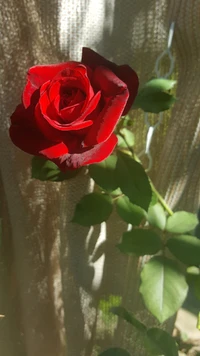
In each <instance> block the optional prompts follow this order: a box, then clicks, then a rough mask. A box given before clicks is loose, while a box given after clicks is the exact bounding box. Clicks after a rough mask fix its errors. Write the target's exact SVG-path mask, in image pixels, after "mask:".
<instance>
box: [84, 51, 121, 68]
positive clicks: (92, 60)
mask: <svg viewBox="0 0 200 356" xmlns="http://www.w3.org/2000/svg"><path fill="white" fill-rule="evenodd" d="M81 62H82V63H83V64H86V65H87V66H89V67H90V68H91V69H96V68H97V67H99V66H104V67H106V68H108V69H110V70H111V71H112V72H114V73H115V71H116V70H117V67H118V66H117V65H116V64H115V63H113V62H110V61H109V60H108V59H106V58H104V57H102V56H101V55H100V54H98V53H96V52H95V51H93V50H92V49H90V48H87V47H83V49H82V60H81Z"/></svg>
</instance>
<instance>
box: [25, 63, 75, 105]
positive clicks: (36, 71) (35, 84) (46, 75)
mask: <svg viewBox="0 0 200 356" xmlns="http://www.w3.org/2000/svg"><path fill="white" fill-rule="evenodd" d="M77 63H78V62H64V63H59V64H51V65H42V66H34V67H31V68H30V69H29V70H28V73H27V84H26V86H25V89H24V92H23V104H24V106H25V108H27V107H28V106H29V105H30V103H31V97H32V95H33V93H34V92H35V91H36V90H37V89H39V88H40V87H41V86H42V84H44V83H45V82H47V81H49V80H52V79H53V78H54V77H55V76H56V75H57V74H58V73H59V72H61V71H62V70H64V69H65V68H66V67H68V68H74V67H76V66H77Z"/></svg>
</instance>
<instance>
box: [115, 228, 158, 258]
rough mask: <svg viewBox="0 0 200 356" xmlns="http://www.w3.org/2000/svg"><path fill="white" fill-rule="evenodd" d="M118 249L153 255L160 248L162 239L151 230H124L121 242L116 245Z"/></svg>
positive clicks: (124, 251) (140, 254)
mask: <svg viewBox="0 0 200 356" xmlns="http://www.w3.org/2000/svg"><path fill="white" fill-rule="evenodd" d="M117 247H118V248H119V250H120V251H121V252H123V253H127V254H132V253H134V254H136V255H137V256H144V255H153V254H155V253H157V252H158V251H160V250H161V248H162V241H161V239H160V238H159V236H158V235H157V234H156V233H155V232H153V231H151V230H143V229H134V230H131V231H127V232H124V234H123V237H122V242H121V243H120V244H118V245H117Z"/></svg>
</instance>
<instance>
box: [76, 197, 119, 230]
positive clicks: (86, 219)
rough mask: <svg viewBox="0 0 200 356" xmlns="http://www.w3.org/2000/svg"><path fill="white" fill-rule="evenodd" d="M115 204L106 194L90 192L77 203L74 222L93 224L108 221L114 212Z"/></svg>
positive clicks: (86, 224)
mask: <svg viewBox="0 0 200 356" xmlns="http://www.w3.org/2000/svg"><path fill="white" fill-rule="evenodd" d="M112 209H113V204H112V200H111V198H110V197H109V196H108V195H106V194H100V193H90V194H87V195H85V196H84V197H83V198H82V199H81V200H80V202H79V203H78V204H77V205H76V209H75V213H74V216H73V219H72V222H74V223H77V224H80V225H83V226H91V225H96V224H100V223H102V222H103V221H106V220H107V219H108V218H109V216H110V214H111V213H112Z"/></svg>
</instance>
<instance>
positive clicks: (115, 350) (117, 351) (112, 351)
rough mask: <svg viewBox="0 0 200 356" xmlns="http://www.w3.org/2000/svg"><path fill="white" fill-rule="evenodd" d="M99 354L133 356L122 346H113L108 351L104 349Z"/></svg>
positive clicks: (102, 355)
mask: <svg viewBox="0 0 200 356" xmlns="http://www.w3.org/2000/svg"><path fill="white" fill-rule="evenodd" d="M99 356H131V355H130V354H129V352H127V351H126V350H124V349H121V348H120V347H112V348H110V349H108V350H106V351H103V352H102V353H100V354H99Z"/></svg>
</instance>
